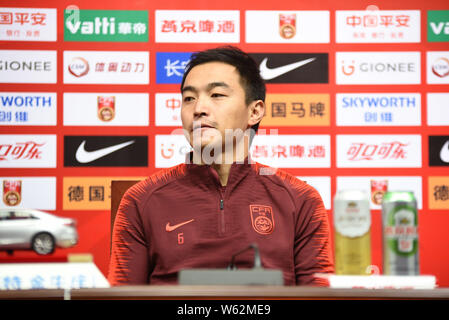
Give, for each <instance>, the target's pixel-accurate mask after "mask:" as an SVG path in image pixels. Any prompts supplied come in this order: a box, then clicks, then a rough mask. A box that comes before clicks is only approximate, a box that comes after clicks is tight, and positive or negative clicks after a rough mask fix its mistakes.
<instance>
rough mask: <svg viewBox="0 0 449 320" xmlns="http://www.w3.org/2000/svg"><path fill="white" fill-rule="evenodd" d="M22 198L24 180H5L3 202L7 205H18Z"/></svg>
mask: <svg viewBox="0 0 449 320" xmlns="http://www.w3.org/2000/svg"><path fill="white" fill-rule="evenodd" d="M21 200H22V181H20V180H4V181H3V203H4V204H6V205H7V206H10V207H13V206H17V205H18V204H19V203H20V201H21Z"/></svg>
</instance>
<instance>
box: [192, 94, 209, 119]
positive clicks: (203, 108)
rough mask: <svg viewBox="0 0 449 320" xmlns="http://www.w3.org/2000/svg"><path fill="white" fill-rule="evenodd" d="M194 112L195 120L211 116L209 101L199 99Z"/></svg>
mask: <svg viewBox="0 0 449 320" xmlns="http://www.w3.org/2000/svg"><path fill="white" fill-rule="evenodd" d="M193 112H194V114H193V115H194V117H195V118H200V117H203V116H207V115H209V106H208V102H207V99H205V98H201V97H199V98H198V99H197V100H196V103H195V108H194V111H193Z"/></svg>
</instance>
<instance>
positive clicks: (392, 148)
mask: <svg viewBox="0 0 449 320" xmlns="http://www.w3.org/2000/svg"><path fill="white" fill-rule="evenodd" d="M407 146H408V144H405V143H401V142H398V141H392V142H384V143H380V144H369V143H364V142H353V143H352V144H351V146H350V147H349V149H348V151H347V153H346V154H347V156H348V160H351V161H363V160H366V161H370V160H384V159H405V158H406V155H407V152H406V150H405V147H407Z"/></svg>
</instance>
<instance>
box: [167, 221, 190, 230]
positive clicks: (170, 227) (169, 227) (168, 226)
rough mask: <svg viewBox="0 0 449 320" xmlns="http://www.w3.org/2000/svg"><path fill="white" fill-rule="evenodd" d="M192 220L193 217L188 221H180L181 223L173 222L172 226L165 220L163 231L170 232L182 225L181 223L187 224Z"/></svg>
mask: <svg viewBox="0 0 449 320" xmlns="http://www.w3.org/2000/svg"><path fill="white" fill-rule="evenodd" d="M192 221H195V219H192V220H189V221H185V222H181V223H178V224H175V225H174V226H171V225H170V222H167V225H166V226H165V231H167V232H171V231H173V230H176V229H178V228H179V227H182V226H183V225H185V224H188V223H190V222H192Z"/></svg>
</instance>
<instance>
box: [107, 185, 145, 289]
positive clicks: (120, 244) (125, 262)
mask: <svg viewBox="0 0 449 320" xmlns="http://www.w3.org/2000/svg"><path fill="white" fill-rule="evenodd" d="M138 194H139V185H138V184H137V185H135V186H133V187H131V188H130V189H129V190H128V191H127V192H126V193H125V195H124V196H123V198H122V201H121V202H120V206H119V209H118V211H117V215H116V218H115V221H114V227H113V232H112V243H111V258H110V263H109V274H108V280H109V283H110V284H111V285H112V286H116V285H125V284H129V285H131V284H145V283H148V281H149V280H148V279H149V271H148V269H149V268H148V267H149V261H148V260H149V258H148V257H149V254H148V244H147V240H146V237H145V232H144V229H143V226H142V221H141V217H140V215H139V210H138V205H137V202H138V201H137V199H138Z"/></svg>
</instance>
